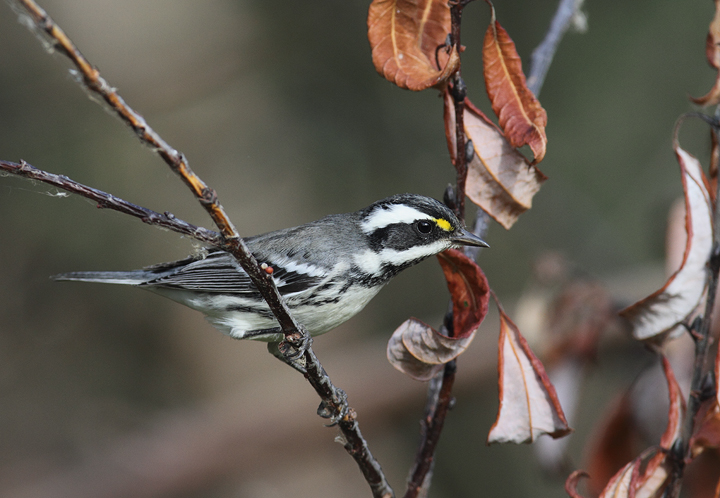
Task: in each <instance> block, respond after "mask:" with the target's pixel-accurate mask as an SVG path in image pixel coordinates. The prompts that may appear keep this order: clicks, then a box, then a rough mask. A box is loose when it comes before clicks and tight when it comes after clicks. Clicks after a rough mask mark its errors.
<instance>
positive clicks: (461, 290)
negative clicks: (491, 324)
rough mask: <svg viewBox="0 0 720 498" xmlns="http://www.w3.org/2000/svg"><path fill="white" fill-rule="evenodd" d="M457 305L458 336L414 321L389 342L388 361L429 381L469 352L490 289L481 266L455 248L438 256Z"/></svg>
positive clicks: (401, 369)
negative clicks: (468, 348) (442, 332)
mask: <svg viewBox="0 0 720 498" xmlns="http://www.w3.org/2000/svg"><path fill="white" fill-rule="evenodd" d="M438 260H439V261H440V265H441V266H442V269H443V273H444V274H445V279H446V281H447V285H448V290H449V291H450V295H451V297H452V302H453V331H454V336H453V337H448V336H445V335H443V334H441V333H440V332H438V331H436V330H435V329H433V328H432V327H430V326H429V325H427V324H425V323H423V322H421V321H420V320H417V319H416V318H410V319H408V320H406V321H405V322H404V323H403V324H402V325H401V326H400V327H398V328H397V329H396V330H395V332H393V335H392V336H391V337H390V340H389V341H388V347H387V358H388V361H389V362H390V364H391V365H392V366H394V367H395V368H397V369H398V370H400V371H401V372H403V373H405V374H407V375H409V376H410V377H412V378H414V379H416V380H420V381H426V380H430V379H432V378H433V377H434V376H435V374H436V373H437V372H438V371H440V370H442V368H443V365H444V364H445V363H447V362H448V361H450V360H453V359H455V358H457V357H458V356H459V355H460V354H462V353H463V351H465V349H467V347H468V345H469V344H470V342H471V341H472V339H473V337H474V336H475V332H476V331H477V329H478V327H479V326H480V323H481V322H482V321H483V319H484V318H485V315H486V314H487V309H488V300H489V292H490V289H489V287H488V283H487V279H486V278H485V275H484V274H483V272H482V270H480V268H479V267H478V266H477V264H476V263H475V262H474V261H472V260H471V259H469V258H468V257H467V256H465V255H464V254H463V253H461V252H460V251H456V250H454V249H451V250H448V251H445V252H443V253H440V254H438Z"/></svg>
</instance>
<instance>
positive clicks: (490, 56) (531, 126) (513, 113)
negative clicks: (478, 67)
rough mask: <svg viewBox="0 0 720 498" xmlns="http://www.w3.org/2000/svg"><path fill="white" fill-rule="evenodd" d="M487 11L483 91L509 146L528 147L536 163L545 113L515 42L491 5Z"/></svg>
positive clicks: (541, 149)
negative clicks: (524, 70)
mask: <svg viewBox="0 0 720 498" xmlns="http://www.w3.org/2000/svg"><path fill="white" fill-rule="evenodd" d="M488 3H490V2H488ZM490 8H491V9H492V19H491V20H490V26H489V27H488V29H487V31H486V32H485V41H484V43H483V67H484V74H485V88H486V89H487V93H488V97H490V102H491V103H492V108H493V111H494V112H495V115H497V117H498V120H499V121H500V128H502V129H503V131H504V132H505V136H506V137H507V138H508V140H509V141H510V145H512V146H513V147H522V146H523V145H529V146H530V149H531V150H532V152H533V154H534V155H535V160H534V161H533V164H536V163H539V162H540V161H542V160H543V157H545V149H546V147H547V137H546V135H545V126H546V125H547V113H546V112H545V109H543V108H542V106H541V105H540V102H538V100H537V98H535V95H533V93H532V92H531V91H530V89H529V88H528V87H527V84H526V82H525V74H524V73H523V70H522V63H521V61H520V56H519V55H518V53H517V50H515V43H514V42H513V41H512V39H511V38H510V35H508V33H507V31H505V30H504V29H503V27H502V26H500V23H499V22H497V20H496V19H495V7H493V6H492V3H490Z"/></svg>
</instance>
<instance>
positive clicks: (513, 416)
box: [488, 299, 572, 444]
mask: <svg viewBox="0 0 720 498" xmlns="http://www.w3.org/2000/svg"><path fill="white" fill-rule="evenodd" d="M495 302H496V303H497V299H495ZM497 305H498V310H499V312H500V337H499V339H498V348H499V349H498V375H499V380H498V389H499V391H500V406H499V408H498V415H497V418H496V420H495V423H494V424H493V426H492V428H491V429H490V434H488V444H490V443H505V442H513V443H529V442H533V441H535V439H537V437H538V436H540V435H542V434H548V435H550V436H552V437H553V438H558V437H562V436H565V435H567V434H569V433H570V432H572V429H570V427H568V423H567V420H566V418H565V415H564V413H563V410H562V407H561V406H560V402H559V401H558V398H557V394H556V393H555V388H554V387H553V385H552V384H551V383H550V380H549V379H548V376H547V374H546V373H545V368H544V367H543V365H542V363H540V360H538V359H537V357H536V356H535V355H534V354H533V352H532V351H531V350H530V347H529V346H528V344H527V341H526V340H525V338H524V337H523V336H522V334H520V331H519V330H518V328H517V327H516V326H515V324H514V323H513V322H512V320H510V318H509V317H508V316H507V315H506V314H505V312H504V311H503V309H502V307H501V306H500V303H497Z"/></svg>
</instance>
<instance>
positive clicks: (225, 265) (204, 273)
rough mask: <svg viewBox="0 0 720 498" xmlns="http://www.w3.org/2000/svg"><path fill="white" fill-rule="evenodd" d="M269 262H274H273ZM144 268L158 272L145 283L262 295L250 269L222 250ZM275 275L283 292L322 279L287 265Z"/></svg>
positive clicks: (275, 271) (313, 284) (275, 272)
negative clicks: (290, 269)
mask: <svg viewBox="0 0 720 498" xmlns="http://www.w3.org/2000/svg"><path fill="white" fill-rule="evenodd" d="M270 265H271V266H273V265H272V263H271V262H270ZM145 271H149V272H153V273H157V274H158V276H157V277H156V278H153V279H150V280H148V281H146V282H145V283H143V284H142V285H144V286H149V287H169V288H175V289H187V290H193V291H198V292H211V293H224V294H242V295H245V296H257V297H258V298H259V297H260V293H259V292H258V290H257V289H256V288H255V286H254V285H253V283H252V281H251V280H250V277H248V275H247V273H245V271H244V270H243V269H242V268H241V267H240V265H239V264H238V263H237V262H236V261H235V259H234V258H233V257H232V256H231V255H230V254H228V253H226V252H223V251H212V252H210V253H208V254H207V256H205V257H202V258H199V257H193V258H187V259H185V260H181V261H176V262H174V263H162V264H160V265H155V266H152V267H149V268H145ZM273 278H274V280H275V284H276V285H277V287H278V290H279V291H280V293H281V294H292V293H296V292H302V291H304V290H306V289H308V288H310V287H313V286H315V285H318V283H319V282H320V281H321V280H322V279H321V278H320V277H319V276H317V275H311V274H308V273H305V272H303V271H301V270H299V271H289V270H286V269H285V268H277V269H275V268H274V272H273Z"/></svg>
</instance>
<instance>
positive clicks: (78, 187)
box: [0, 160, 224, 247]
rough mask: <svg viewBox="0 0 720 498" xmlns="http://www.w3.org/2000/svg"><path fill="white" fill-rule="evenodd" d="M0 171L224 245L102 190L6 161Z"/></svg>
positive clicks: (204, 232)
mask: <svg viewBox="0 0 720 498" xmlns="http://www.w3.org/2000/svg"><path fill="white" fill-rule="evenodd" d="M0 170H2V171H6V172H8V173H12V174H14V175H17V176H21V177H23V178H29V179H31V180H37V181H40V182H43V183H47V184H48V185H53V186H55V187H58V188H61V189H63V190H65V191H66V192H70V193H73V194H77V195H80V196H82V197H85V198H87V199H90V200H92V201H94V202H96V203H97V207H98V208H101V209H112V210H114V211H119V212H121V213H124V214H129V215H130V216H134V217H136V218H140V220H141V221H142V222H143V223H147V224H148V225H155V226H158V227H162V228H167V229H168V230H172V231H173V232H177V233H180V234H182V235H187V236H189V237H192V238H193V239H195V240H198V241H200V242H203V243H205V244H210V245H212V246H218V247H220V246H222V245H223V244H224V239H223V237H222V235H220V234H219V233H217V232H214V231H212V230H208V229H207V228H203V227H198V226H195V225H191V224H190V223H187V222H186V221H183V220H181V219H179V218H176V217H175V215H173V214H172V213H169V212H167V211H166V212H165V213H158V212H156V211H153V210H151V209H147V208H144V207H141V206H137V205H135V204H133V203H131V202H128V201H125V200H123V199H120V198H119V197H116V196H114V195H112V194H108V193H106V192H103V191H102V190H98V189H94V188H92V187H88V186H87V185H83V184H82V183H78V182H76V181H74V180H71V179H70V178H68V177H67V176H64V175H55V174H53V173H48V172H46V171H43V170H41V169H37V168H36V167H34V166H32V165H31V164H28V163H26V162H25V161H20V163H13V162H10V161H3V160H0Z"/></svg>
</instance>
